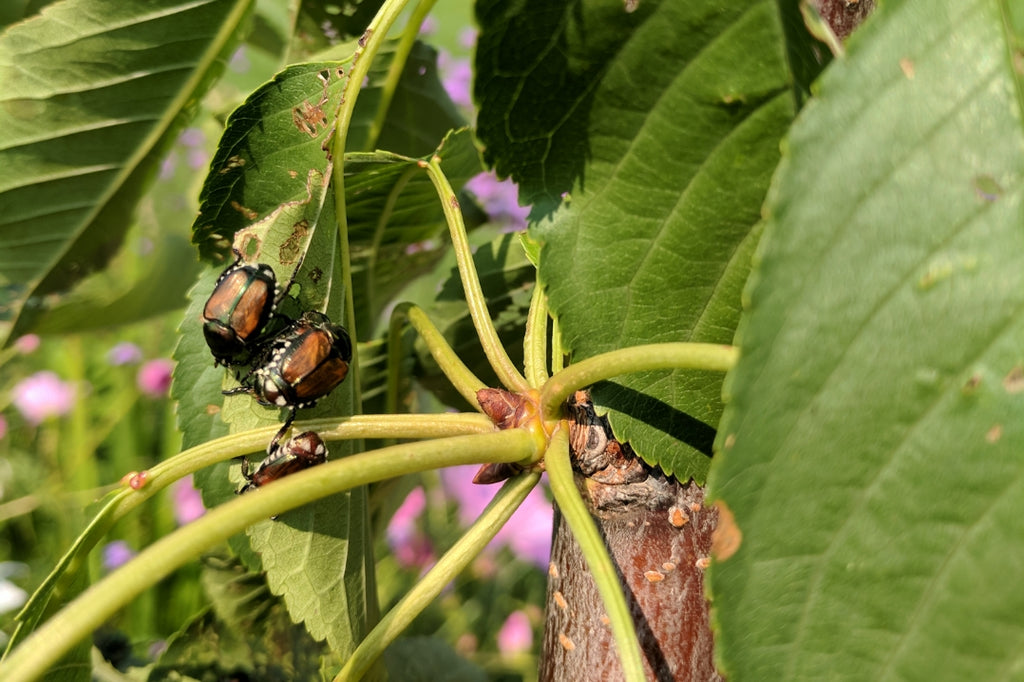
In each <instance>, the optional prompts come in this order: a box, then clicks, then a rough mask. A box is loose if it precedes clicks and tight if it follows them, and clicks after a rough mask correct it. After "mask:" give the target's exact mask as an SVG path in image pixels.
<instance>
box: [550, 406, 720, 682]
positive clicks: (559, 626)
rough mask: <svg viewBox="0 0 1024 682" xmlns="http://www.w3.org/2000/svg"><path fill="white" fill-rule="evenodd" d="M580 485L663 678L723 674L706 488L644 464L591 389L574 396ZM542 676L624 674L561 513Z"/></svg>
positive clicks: (654, 668)
mask: <svg viewBox="0 0 1024 682" xmlns="http://www.w3.org/2000/svg"><path fill="white" fill-rule="evenodd" d="M571 413H572V417H573V418H572V421H571V431H570V435H571V443H572V451H571V454H572V458H573V465H574V468H575V469H576V470H577V487H578V488H579V489H580V492H581V493H582V494H583V497H584V499H585V500H587V502H588V505H589V506H590V509H591V513H592V514H593V515H594V517H595V519H596V520H597V523H598V527H599V528H600V530H601V532H602V533H603V535H604V537H605V540H606V544H607V547H608V549H609V552H610V554H611V556H612V559H613V561H614V563H615V565H616V568H617V569H618V573H619V581H620V583H621V584H622V585H623V589H624V590H625V594H626V596H627V597H626V598H627V602H628V603H629V605H630V610H631V612H632V614H633V622H634V625H635V627H636V630H637V635H638V637H639V639H640V648H641V651H642V652H643V654H644V658H645V662H644V665H645V668H646V670H647V677H648V679H650V680H658V681H659V682H668V681H675V682H679V681H683V680H700V681H701V682H704V681H706V680H720V679H721V677H720V676H719V675H718V674H717V673H716V671H715V667H714V659H713V640H712V636H711V629H710V626H709V618H708V602H707V600H706V599H705V598H704V569H705V568H706V566H707V562H708V555H709V553H710V549H711V533H712V531H713V530H714V527H715V521H716V518H717V513H716V511H715V510H714V509H712V508H707V507H705V506H704V490H703V489H702V488H701V487H700V486H697V485H695V484H694V483H692V482H690V483H687V484H681V483H679V482H678V481H676V480H675V479H672V478H668V477H666V476H664V475H663V474H661V472H660V471H657V470H653V471H652V470H651V469H649V468H648V467H646V466H645V465H644V464H643V463H642V462H641V461H640V460H639V459H638V458H637V457H635V456H634V455H633V453H632V452H631V451H630V450H629V448H628V446H623V445H621V444H620V443H618V442H616V441H614V440H613V439H612V438H611V437H610V431H608V429H607V426H606V424H605V423H603V421H602V420H599V419H598V418H597V417H596V415H594V412H593V408H592V406H591V405H590V403H589V401H586V396H585V394H577V398H576V402H575V404H573V405H571ZM547 603H548V608H547V622H546V624H545V631H544V650H543V653H542V657H541V666H540V679H541V680H542V681H543V682H555V681H559V682H560V681H564V682H582V681H586V680H595V681H601V682H605V681H606V680H621V679H622V668H621V666H620V664H619V656H618V649H617V647H616V645H615V640H614V637H613V636H612V632H611V628H610V627H609V626H608V619H607V615H606V614H605V610H604V606H603V605H602V603H601V598H600V596H599V595H598V592H597V588H596V586H595V585H594V581H593V579H592V577H591V575H590V571H589V569H588V568H587V566H586V562H585V561H584V559H583V555H582V554H581V552H580V549H579V545H578V544H577V543H576V540H575V539H574V538H573V537H572V535H571V533H570V532H569V529H568V526H567V525H566V524H565V523H564V521H563V519H562V517H561V515H560V514H558V513H557V510H556V515H555V531H554V542H553V545H552V548H551V565H550V567H549V578H548V599H547Z"/></svg>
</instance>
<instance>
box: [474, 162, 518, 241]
mask: <svg viewBox="0 0 1024 682" xmlns="http://www.w3.org/2000/svg"><path fill="white" fill-rule="evenodd" d="M466 189H467V190H468V191H469V192H470V193H471V194H472V195H473V196H474V197H476V200H477V201H479V202H480V205H481V206H483V209H484V212H485V213H487V215H488V216H490V218H491V220H493V221H494V222H496V223H499V224H501V225H503V226H504V227H505V229H506V230H508V231H512V232H514V231H517V230H523V229H526V217H527V216H528V215H529V213H530V207H529V206H520V205H519V188H518V187H516V184H515V183H514V182H512V180H499V179H498V177H497V176H496V175H495V174H494V173H490V172H488V173H480V174H479V175H475V176H473V177H472V178H470V180H469V182H467V183H466Z"/></svg>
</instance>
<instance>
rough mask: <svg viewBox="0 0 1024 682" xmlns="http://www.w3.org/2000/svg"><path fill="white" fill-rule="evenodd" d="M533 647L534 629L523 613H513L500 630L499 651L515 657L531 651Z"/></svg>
mask: <svg viewBox="0 0 1024 682" xmlns="http://www.w3.org/2000/svg"><path fill="white" fill-rule="evenodd" d="M531 646H533V627H532V626H531V625H530V619H529V617H528V616H527V615H526V613H524V612H523V611H513V612H512V613H510V614H509V616H508V618H506V619H505V623H504V625H502V626H501V629H500V630H498V651H500V652H501V653H503V654H505V655H506V656H514V655H515V654H521V653H523V652H525V651H529V650H530V647H531Z"/></svg>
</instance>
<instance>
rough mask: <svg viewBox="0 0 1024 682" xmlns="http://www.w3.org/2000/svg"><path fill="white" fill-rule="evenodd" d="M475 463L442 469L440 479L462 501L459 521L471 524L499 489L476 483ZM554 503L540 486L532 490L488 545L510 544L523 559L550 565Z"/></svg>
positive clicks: (453, 495) (541, 566) (490, 546)
mask: <svg viewBox="0 0 1024 682" xmlns="http://www.w3.org/2000/svg"><path fill="white" fill-rule="evenodd" d="M477 469H479V467H478V466H477V465H475V464H471V465H467V466H460V467H449V468H447V469H442V470H441V483H442V484H443V485H444V487H445V490H447V491H448V493H449V494H450V495H451V496H452V497H454V498H455V499H456V501H457V502H458V504H459V521H460V522H461V523H462V524H463V525H465V526H468V525H469V524H471V523H472V522H473V521H475V520H476V519H477V517H478V516H480V513H481V512H482V511H483V510H484V507H486V506H487V504H488V503H489V502H490V501H491V499H492V498H493V497H494V493H495V492H497V488H496V487H495V486H488V485H476V484H475V483H473V477H474V476H475V475H476V471H477ZM552 518H553V511H552V507H551V503H550V502H548V501H547V499H546V498H545V497H544V493H543V491H542V490H541V489H540V488H539V487H537V488H534V489H533V490H531V491H530V494H529V495H527V496H526V499H525V500H523V503H522V504H521V505H520V506H519V509H517V510H516V512H515V514H513V515H512V518H511V519H509V521H508V523H506V524H505V525H504V526H502V528H501V530H499V531H498V534H497V535H495V536H494V539H493V540H492V541H491V543H490V545H488V547H489V548H490V549H491V550H492V551H493V550H496V549H498V548H500V547H506V546H507V547H508V548H509V549H511V550H512V552H513V553H514V554H515V555H516V556H518V557H519V558H520V559H523V560H524V561H529V562H531V563H533V564H535V565H537V566H539V567H540V568H547V565H548V561H549V560H550V558H551V524H552Z"/></svg>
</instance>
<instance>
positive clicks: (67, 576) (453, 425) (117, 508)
mask: <svg viewBox="0 0 1024 682" xmlns="http://www.w3.org/2000/svg"><path fill="white" fill-rule="evenodd" d="M277 429H278V427H277V426H268V427H265V428H262V429H253V430H251V431H245V432H243V433H237V434H233V435H230V436H225V437H223V438H218V439H216V440H212V441H209V442H207V443H203V444H202V445H198V446H196V447H194V448H190V449H188V450H186V451H185V452H182V453H180V454H178V455H175V456H174V457H171V458H170V459H168V460H165V461H163V462H160V463H159V464H157V465H155V466H154V467H153V468H152V469H149V470H148V471H147V472H146V473H147V479H146V485H145V486H144V487H142V488H141V489H139V490H132V489H131V488H128V487H127V486H122V487H120V488H118V489H117V490H116V491H115V492H114V493H113V494H112V495H111V496H110V499H109V500H108V501H107V503H106V504H105V505H104V506H103V508H102V509H100V511H99V512H98V513H97V514H96V515H95V516H94V517H93V518H92V520H90V521H89V524H88V526H86V529H85V530H84V531H83V532H82V533H80V534H79V535H78V537H77V538H76V539H75V541H74V542H73V543H72V545H71V547H70V548H69V549H68V551H67V552H65V553H64V556H63V557H61V559H60V561H58V562H57V565H56V567H54V569H53V570H52V571H51V572H50V575H49V576H47V578H46V580H45V581H44V582H43V583H42V585H40V586H39V588H37V589H36V591H35V593H33V595H32V597H31V599H30V600H29V601H28V603H26V604H25V606H24V607H23V609H22V611H21V613H20V614H19V616H18V619H19V620H24V619H25V618H26V617H28V615H29V614H31V613H35V612H37V609H36V608H35V603H36V602H37V601H38V600H40V599H45V598H49V597H51V596H52V595H54V594H59V593H60V591H61V590H62V589H63V586H65V585H67V584H69V582H70V581H71V580H72V579H73V578H74V573H75V571H76V570H77V568H78V566H79V564H80V562H81V561H82V557H83V556H84V555H85V554H86V553H87V552H89V551H90V550H91V549H92V548H93V547H95V546H96V544H97V543H99V541H100V540H102V539H103V537H104V536H105V535H106V534H107V532H108V531H109V530H110V528H111V526H113V525H114V524H115V523H117V522H118V521H119V520H121V519H122V518H124V517H125V516H127V515H128V514H129V513H130V512H131V511H132V510H134V509H135V508H136V507H138V506H139V505H141V504H142V503H143V502H145V501H146V500H148V499H149V498H151V497H153V496H154V495H156V494H157V493H159V492H160V491H161V490H163V489H164V488H166V487H167V486H169V485H170V484H171V483H173V482H175V481H177V480H179V479H181V478H183V477H185V476H187V475H188V474H191V473H194V472H196V471H198V470H200V469H203V468H205V467H208V466H211V465H213V464H216V463H217V462H221V461H223V460H227V459H231V458H234V457H239V456H242V455H246V454H249V453H253V452H260V451H261V450H263V448H264V447H265V446H266V442H267V440H269V439H270V437H271V436H272V435H273V434H274V433H276V432H277ZM295 430H296V431H299V432H301V431H317V432H318V433H319V434H320V436H321V438H323V439H324V440H325V441H328V442H330V441H338V440H358V439H363V438H375V439H376V438H383V437H389V438H441V437H446V436H449V437H450V436H458V435H469V434H472V433H488V432H491V431H493V430H494V424H493V423H492V422H491V420H490V419H488V418H487V417H485V416H483V415H482V414H475V413H468V414H467V413H463V414H403V415H358V416H353V417H347V418H345V419H344V420H342V421H340V423H339V420H338V419H337V418H329V419H312V420H306V421H301V422H296V423H295Z"/></svg>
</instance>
